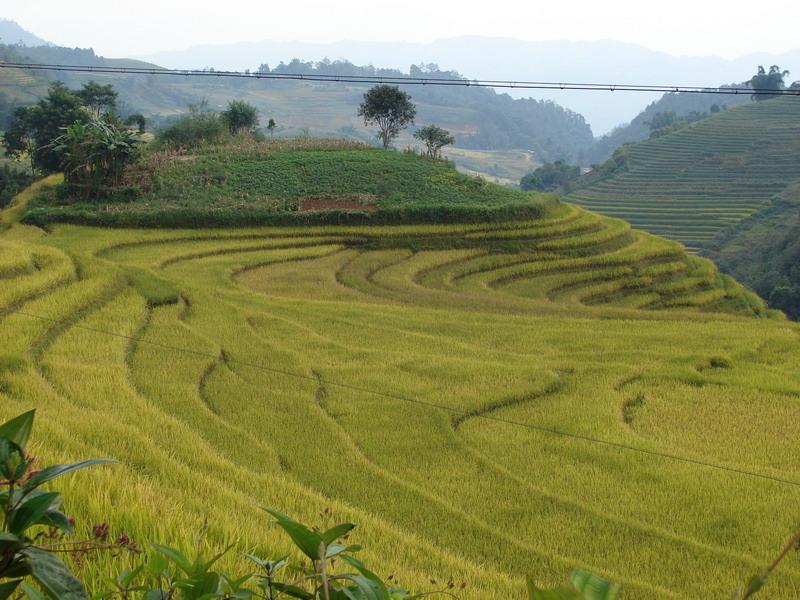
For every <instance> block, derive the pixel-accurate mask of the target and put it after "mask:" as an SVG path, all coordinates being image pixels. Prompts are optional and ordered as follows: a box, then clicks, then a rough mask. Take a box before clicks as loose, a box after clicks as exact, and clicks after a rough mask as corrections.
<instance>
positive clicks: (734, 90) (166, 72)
mask: <svg viewBox="0 0 800 600" xmlns="http://www.w3.org/2000/svg"><path fill="white" fill-rule="evenodd" d="M0 69H23V70H33V71H36V70H38V71H62V72H70V73H101V74H121V75H161V76H172V77H216V78H237V79H253V80H256V79H258V80H261V79H264V80H278V81H311V82H324V83H360V84H375V83H385V84H391V85H417V86H419V85H433V86H447V87H477V88H500V89H521V90H565V91H584V92H588V91H595V92H597V91H599V92H658V93H685V94H722V95H748V94H749V95H754V96H800V89H781V90H772V89H766V88H751V87H735V86H731V87H705V86H692V85H649V84H616V83H582V82H556V81H523V80H520V81H514V80H506V79H448V78H444V77H411V76H408V77H406V76H403V75H325V74H319V73H316V74H305V73H274V72H273V73H261V72H258V71H254V72H247V71H212V70H197V69H165V68H161V67H113V66H87V65H69V64H43V63H22V62H0Z"/></svg>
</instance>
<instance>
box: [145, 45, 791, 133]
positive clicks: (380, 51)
mask: <svg viewBox="0 0 800 600" xmlns="http://www.w3.org/2000/svg"><path fill="white" fill-rule="evenodd" d="M138 58H142V59H144V60H147V61H149V62H154V63H156V64H159V65H162V66H165V67H170V68H186V69H188V68H205V67H214V68H217V69H230V70H242V69H255V68H257V67H258V66H259V65H260V64H262V63H267V64H269V65H270V66H271V67H274V66H275V65H277V64H279V63H280V62H281V61H283V62H289V61H290V60H291V59H293V58H300V59H302V60H315V61H316V60H322V59H323V58H329V59H332V60H335V59H338V58H343V59H347V60H349V61H351V62H353V63H355V64H372V65H375V66H378V67H391V68H399V69H403V70H408V67H409V65H411V64H420V63H437V64H438V65H439V66H440V67H442V68H443V69H455V70H457V71H459V72H460V73H462V74H463V75H465V76H466V77H471V78H476V79H511V80H535V81H556V82H569V81H586V82H597V83H606V82H609V83H636V84H644V85H653V84H670V85H672V84H675V85H682V86H718V85H722V84H727V83H734V82H741V81H744V80H746V79H749V78H750V76H751V75H752V74H753V73H754V72H755V70H756V66H757V65H759V64H763V65H772V64H778V65H780V66H781V68H784V69H788V70H790V71H791V72H792V75H793V77H792V76H790V78H789V80H790V81H792V80H794V79H800V49H798V50H793V51H791V52H787V53H783V54H767V53H761V54H750V55H747V56H742V57H739V58H736V59H725V58H721V57H716V56H707V57H677V56H672V55H670V54H666V53H664V52H657V51H654V50H649V49H647V48H644V47H642V46H638V45H635V44H627V43H622V42H617V41H611V40H602V41H592V42H570V41H558V40H556V41H543V42H527V41H522V40H514V39H505V38H489V37H478V36H466V37H457V38H451V39H444V40H438V41H435V42H432V43H430V44H416V43H399V42H358V41H342V42H336V43H329V44H311V43H304V42H273V41H269V40H265V41H261V42H241V43H236V44H220V45H205V46H196V47H193V48H188V49H186V50H178V51H168V52H159V53H157V54H152V55H148V56H142V57H138ZM504 91H508V92H509V93H510V94H511V95H512V96H514V97H527V96H532V97H535V98H544V99H552V100H554V101H556V102H558V103H559V104H561V105H562V106H565V107H567V108H570V109H572V110H574V111H576V112H578V113H580V114H582V115H583V116H584V117H586V119H587V121H588V122H589V123H590V124H591V126H592V130H593V132H594V134H595V135H602V134H604V133H607V132H609V131H610V130H611V129H612V128H613V127H615V126H617V125H619V124H621V123H625V122H628V121H630V120H631V119H633V118H634V117H635V116H636V115H637V114H638V113H639V112H640V111H641V110H642V109H643V108H644V107H645V106H646V105H647V104H649V103H650V102H652V101H654V100H657V99H658V98H659V97H660V96H661V94H649V93H642V92H617V93H613V94H612V93H610V92H574V91H573V92H570V91H563V92H562V91H552V92H551V91H544V90H533V91H532V90H504Z"/></svg>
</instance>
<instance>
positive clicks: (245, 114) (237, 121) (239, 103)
mask: <svg viewBox="0 0 800 600" xmlns="http://www.w3.org/2000/svg"><path fill="white" fill-rule="evenodd" d="M220 117H221V118H222V121H223V123H225V125H227V127H228V131H230V132H231V133H232V134H237V133H252V132H253V131H255V129H256V127H258V109H257V108H256V107H255V106H253V105H252V104H248V103H247V102H245V101H244V100H232V101H230V102H228V108H227V110H224V111H222V113H220Z"/></svg>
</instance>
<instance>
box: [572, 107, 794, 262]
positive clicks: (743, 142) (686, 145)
mask: <svg viewBox="0 0 800 600" xmlns="http://www.w3.org/2000/svg"><path fill="white" fill-rule="evenodd" d="M629 153H630V154H629V162H628V168H627V170H625V171H623V172H620V173H617V174H615V175H613V176H611V177H607V178H605V179H599V180H598V179H596V178H592V177H591V176H590V177H588V178H586V179H585V182H586V183H585V186H584V187H581V188H580V189H578V190H576V191H574V192H573V193H571V194H569V195H568V198H569V200H570V201H572V202H575V203H577V204H579V205H581V206H583V207H585V208H588V209H590V210H593V211H597V212H600V213H602V214H605V215H609V216H613V217H619V218H623V219H625V220H627V221H629V222H630V223H632V224H633V225H634V226H635V227H638V228H640V229H644V230H645V231H649V232H651V233H655V234H657V235H662V236H664V237H667V238H671V239H675V240H678V241H680V242H683V243H684V244H686V245H687V246H689V247H701V246H703V245H704V244H706V243H708V242H709V241H710V240H711V239H712V238H714V236H715V235H717V234H718V233H719V232H721V231H723V230H724V229H726V228H728V227H729V226H731V225H734V224H735V223H737V222H739V221H740V220H742V219H744V218H746V217H748V216H749V215H751V214H752V213H754V212H755V211H756V210H758V209H759V208H761V207H762V206H764V205H765V204H767V203H768V202H769V200H770V198H772V196H774V195H775V194H777V193H778V192H780V191H781V190H783V189H784V188H786V187H787V186H788V185H789V184H790V183H791V182H792V181H794V180H797V179H800V98H795V97H787V98H777V99H774V100H769V101H764V102H754V103H751V104H747V105H745V106H741V107H737V108H733V109H730V110H728V111H725V112H723V113H720V114H718V115H716V116H714V117H711V118H709V119H705V120H703V121H700V122H698V123H695V124H693V125H691V126H689V127H686V128H684V129H681V130H679V131H677V132H675V133H672V134H669V135H666V136H663V137H660V138H656V139H653V140H648V141H645V142H641V143H639V144H635V145H633V146H631V147H630V149H629ZM579 185H580V183H579Z"/></svg>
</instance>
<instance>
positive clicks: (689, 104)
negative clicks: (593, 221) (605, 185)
mask: <svg viewBox="0 0 800 600" xmlns="http://www.w3.org/2000/svg"><path fill="white" fill-rule="evenodd" d="M737 85H738V86H746V84H743V83H741V84H737ZM751 101H752V100H751V99H750V96H748V95H747V94H740V95H715V94H693V93H667V94H664V95H663V96H662V97H661V98H659V99H658V100H656V101H654V102H651V103H650V104H648V105H647V107H646V108H645V109H644V110H643V111H642V112H640V113H639V114H638V115H636V117H634V118H633V119H632V120H631V122H630V123H626V124H624V125H619V126H618V127H615V128H614V129H613V130H612V131H610V132H609V133H607V134H606V135H604V136H602V137H599V138H597V139H596V140H595V141H594V143H593V144H592V145H591V147H590V148H588V149H586V150H584V151H583V152H582V153H581V155H580V157H581V164H586V165H589V164H597V163H603V162H605V161H607V160H608V159H609V158H611V156H612V155H613V154H614V151H615V150H616V149H617V148H619V147H620V146H622V145H623V144H630V143H632V142H641V141H642V140H646V139H648V138H649V137H650V133H651V130H650V122H651V121H652V120H653V118H654V117H655V115H656V114H658V113H667V112H670V113H673V114H675V115H676V116H677V117H678V118H684V117H687V116H688V115H689V114H691V113H693V112H695V113H700V114H708V115H710V114H711V113H712V107H713V106H716V107H717V108H718V109H721V110H725V109H727V108H733V107H734V106H739V105H741V104H747V103H749V102H751Z"/></svg>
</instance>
